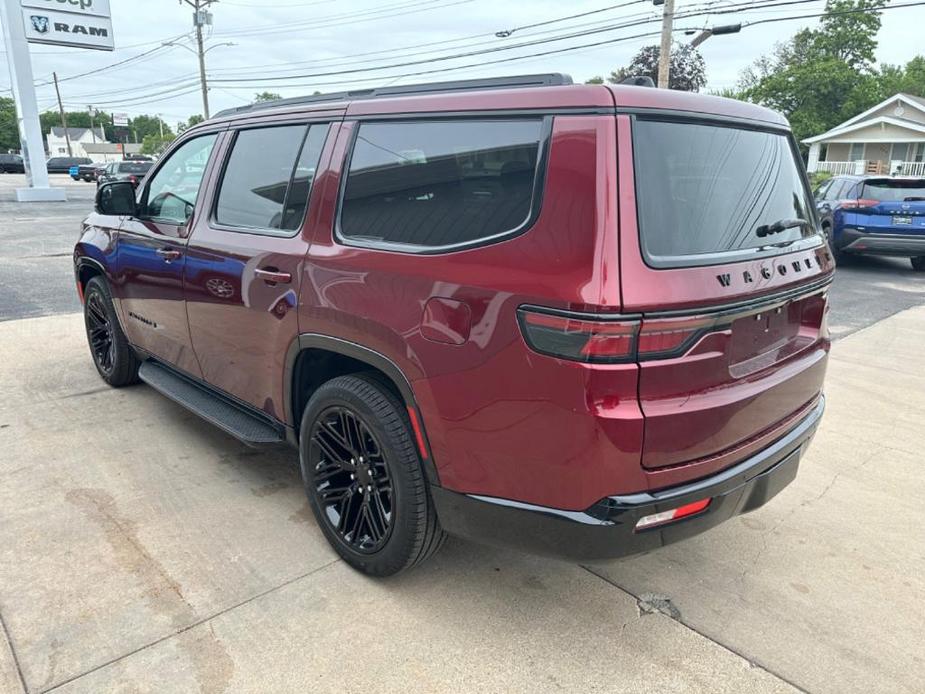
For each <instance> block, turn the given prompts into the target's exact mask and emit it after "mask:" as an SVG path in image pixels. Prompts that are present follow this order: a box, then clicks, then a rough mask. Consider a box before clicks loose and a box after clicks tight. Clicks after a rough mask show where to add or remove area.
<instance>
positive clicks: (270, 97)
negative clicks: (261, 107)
mask: <svg viewBox="0 0 925 694" xmlns="http://www.w3.org/2000/svg"><path fill="white" fill-rule="evenodd" d="M282 98H283V97H281V96H280V95H279V94H277V93H276V92H260V93H259V94H254V103H255V104H262V103H264V102H266V101H279V100H280V99H282Z"/></svg>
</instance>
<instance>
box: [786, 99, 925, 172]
mask: <svg viewBox="0 0 925 694" xmlns="http://www.w3.org/2000/svg"><path fill="white" fill-rule="evenodd" d="M803 143H804V144H807V145H809V159H808V161H807V165H806V168H807V169H808V170H809V171H810V172H813V171H829V172H831V173H833V174H865V173H872V174H895V173H899V174H904V175H911V176H925V98H922V97H919V96H911V95H910V94H897V95H896V96H891V97H890V98H889V99H887V100H885V101H881V102H880V103H879V104H877V105H876V106H874V107H873V108H869V109H867V110H866V111H864V113H861V114H858V115H857V116H855V117H854V118H849V119H848V120H846V121H845V122H844V123H842V124H840V125H837V126H835V127H834V128H832V129H831V130H829V131H828V132H825V133H822V134H821V135H816V136H815V137H808V138H806V139H805V140H803Z"/></svg>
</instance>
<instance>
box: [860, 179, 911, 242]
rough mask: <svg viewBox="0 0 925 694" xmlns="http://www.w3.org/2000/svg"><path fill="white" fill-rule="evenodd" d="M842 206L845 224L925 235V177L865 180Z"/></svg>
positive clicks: (872, 230)
mask: <svg viewBox="0 0 925 694" xmlns="http://www.w3.org/2000/svg"><path fill="white" fill-rule="evenodd" d="M842 209H843V210H844V212H845V215H846V218H845V223H846V224H850V225H854V226H857V227H861V228H862V229H863V230H864V231H866V232H868V233H871V234H925V179H923V178H869V179H866V180H865V181H864V182H863V183H862V184H861V185H860V186H859V188H858V199H857V200H848V201H845V203H842Z"/></svg>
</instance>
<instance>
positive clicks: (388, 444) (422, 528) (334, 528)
mask: <svg viewBox="0 0 925 694" xmlns="http://www.w3.org/2000/svg"><path fill="white" fill-rule="evenodd" d="M299 453H300V456H299V458H300V463H301V468H302V480H303V482H304V484H305V491H306V494H307V495H308V500H309V505H310V506H311V508H312V512H313V513H314V514H315V519H316V520H317V521H318V525H319V526H320V527H321V530H322V532H323V533H324V535H325V537H326V538H327V540H328V542H330V543H331V546H332V547H333V548H334V549H335V551H336V552H337V553H338V554H339V555H340V556H341V558H343V559H344V561H346V562H347V563H348V564H350V565H351V566H352V567H353V568H355V569H357V570H358V571H362V572H363V573H365V574H369V575H371V576H390V575H392V574H396V573H398V572H400V571H403V570H405V569H408V568H410V567H412V566H415V565H417V564H419V563H421V562H423V561H424V560H425V559H427V558H428V557H430V556H431V555H432V554H434V553H435V552H436V551H437V550H438V549H439V548H440V547H441V546H442V545H443V541H444V539H445V537H446V536H445V534H444V532H443V530H442V529H441V528H440V524H439V522H438V520H437V515H436V513H435V511H434V507H433V502H432V501H431V498H430V493H429V491H428V488H427V481H426V479H425V478H424V471H423V469H422V467H421V461H420V458H419V456H418V452H417V449H416V447H415V439H414V435H413V432H412V431H411V427H410V424H409V422H408V417H407V415H406V413H405V408H404V407H403V405H402V403H401V402H400V401H399V400H398V398H396V397H395V396H394V395H393V394H392V393H391V392H390V391H389V390H388V389H387V388H386V387H385V386H384V385H382V384H380V383H379V382H377V380H376V379H375V377H366V376H364V375H350V376H338V377H337V378H334V379H332V380H330V381H328V382H327V383H325V384H323V385H322V386H321V387H319V388H318V390H316V391H315V393H314V394H313V395H312V397H311V399H310V400H309V402H308V404H307V405H306V407H305V412H304V414H303V415H302V423H301V428H300V443H299Z"/></svg>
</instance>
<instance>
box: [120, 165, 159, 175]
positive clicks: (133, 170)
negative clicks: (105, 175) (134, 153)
mask: <svg viewBox="0 0 925 694" xmlns="http://www.w3.org/2000/svg"><path fill="white" fill-rule="evenodd" d="M150 168H151V164H149V163H148V162H123V163H122V164H119V173H125V174H144V173H148V169H150Z"/></svg>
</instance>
